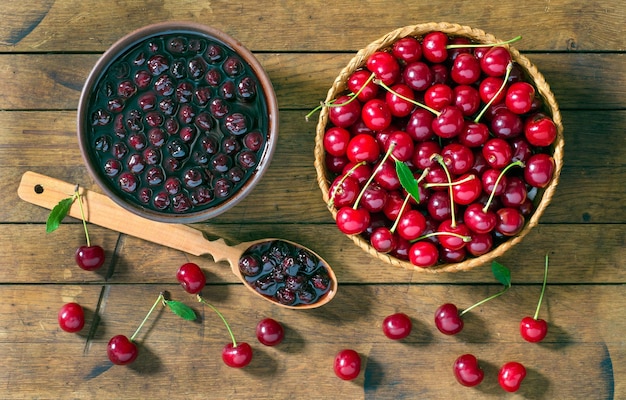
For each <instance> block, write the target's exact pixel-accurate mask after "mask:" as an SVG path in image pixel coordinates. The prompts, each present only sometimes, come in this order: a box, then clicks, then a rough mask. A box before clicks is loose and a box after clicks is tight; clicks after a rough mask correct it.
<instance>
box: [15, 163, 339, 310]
mask: <svg viewBox="0 0 626 400" xmlns="http://www.w3.org/2000/svg"><path fill="white" fill-rule="evenodd" d="M75 187H76V186H75V185H73V184H70V183H67V182H63V181H61V180H58V179H54V178H51V177H48V176H45V175H41V174H38V173H35V172H30V171H29V172H26V173H24V175H22V180H21V182H20V186H19V188H18V191H17V193H18V195H19V197H20V198H21V199H22V200H24V201H27V202H29V203H33V204H36V205H38V206H41V207H45V208H48V209H52V208H53V207H54V206H55V205H57V204H58V203H59V201H61V200H63V199H65V198H68V197H70V196H72V195H73V194H74V190H75ZM79 190H80V194H81V197H83V199H84V200H83V207H84V210H85V219H86V220H87V221H89V222H91V223H92V224H95V225H99V226H102V227H105V228H108V229H111V230H114V231H117V232H121V233H125V234H127V235H130V236H134V237H138V238H140V239H144V240H147V241H150V242H153V243H157V244H160V245H163V246H167V247H171V248H173V249H176V250H180V251H184V252H186V253H189V254H193V255H195V256H203V255H206V254H209V255H211V256H212V257H213V259H214V260H215V261H216V262H219V261H224V260H225V261H228V263H229V264H230V268H231V270H232V271H233V273H234V274H235V275H236V276H237V277H238V278H239V279H240V280H241V281H242V282H243V283H244V285H245V286H246V287H247V288H248V289H249V290H250V291H251V292H252V293H254V294H256V295H257V296H260V297H261V298H263V299H265V300H267V301H270V302H272V303H274V304H276V305H279V306H281V307H286V308H292V309H309V308H316V307H320V306H322V305H324V304H326V303H328V302H329V301H330V300H332V298H333V297H334V296H335V293H336V292H337V278H336V276H335V273H334V272H333V270H332V269H331V268H330V266H329V265H328V263H327V262H326V261H325V260H324V259H322V258H321V257H320V256H319V255H318V254H317V253H315V252H314V251H311V250H310V249H308V248H306V247H304V246H302V245H300V244H298V243H294V242H290V241H288V240H284V239H259V240H255V241H252V242H244V243H240V244H238V245H236V246H229V245H228V244H226V242H224V239H221V238H220V239H217V240H213V241H210V240H208V239H207V238H206V237H205V236H204V234H203V233H202V232H201V231H199V230H197V229H194V228H192V227H190V226H187V225H183V224H170V223H164V222H157V221H152V220H148V219H145V218H143V217H140V216H138V215H135V214H133V213H131V212H129V211H126V210H124V209H123V208H122V207H120V206H118V205H117V204H115V203H114V202H113V201H112V200H111V199H109V198H108V197H106V196H104V195H102V194H100V193H97V192H93V191H91V190H87V189H85V188H82V187H81V188H79ZM69 215H70V216H72V217H74V218H78V219H81V213H80V207H79V205H78V203H77V202H74V203H73V204H72V207H71V208H70V211H69ZM273 240H281V241H283V242H286V243H288V244H290V245H291V246H294V247H296V248H300V249H305V250H307V251H309V252H311V253H312V254H313V255H315V256H316V257H318V258H319V260H320V261H321V262H322V264H323V266H324V268H325V269H326V272H327V273H328V276H329V278H330V285H331V287H330V288H329V290H328V292H327V293H325V294H324V295H322V296H320V298H319V299H317V301H316V302H314V303H312V304H298V305H295V306H289V305H284V304H281V303H279V302H277V301H276V300H275V299H273V298H270V297H268V296H265V295H263V294H261V293H259V292H257V291H256V290H255V289H254V287H252V286H251V283H249V282H248V281H246V279H245V278H244V277H243V276H242V275H241V273H240V272H239V259H240V258H241V256H242V255H243V254H244V253H245V252H246V250H248V249H249V248H250V247H252V246H253V245H256V244H259V243H267V242H271V241H273Z"/></svg>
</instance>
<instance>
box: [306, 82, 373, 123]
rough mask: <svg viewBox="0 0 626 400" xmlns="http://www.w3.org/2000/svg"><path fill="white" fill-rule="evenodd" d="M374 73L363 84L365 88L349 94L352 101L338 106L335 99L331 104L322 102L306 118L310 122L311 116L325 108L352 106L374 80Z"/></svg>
mask: <svg viewBox="0 0 626 400" xmlns="http://www.w3.org/2000/svg"><path fill="white" fill-rule="evenodd" d="M374 76H375V75H374V73H373V72H372V74H371V75H370V76H369V78H367V80H366V81H365V83H363V86H361V87H360V88H359V90H358V91H357V92H356V93H349V94H348V96H350V99H348V101H345V102H343V103H339V104H336V103H335V101H337V99H333V100H331V101H329V102H326V103H325V102H321V103H320V105H319V106H317V107H315V108H314V109H313V110H311V112H310V113H308V114H307V115H306V116H305V117H304V118H305V119H306V120H307V121H308V120H309V119H310V118H311V116H313V114H315V113H316V112H317V111H318V110H321V109H322V108H323V107H341V106H345V105H346V104H350V103H351V102H352V101H354V99H356V98H357V97H358V96H359V94H361V92H362V91H363V89H365V86H367V84H368V83H370V82H371V81H372V80H373V79H374Z"/></svg>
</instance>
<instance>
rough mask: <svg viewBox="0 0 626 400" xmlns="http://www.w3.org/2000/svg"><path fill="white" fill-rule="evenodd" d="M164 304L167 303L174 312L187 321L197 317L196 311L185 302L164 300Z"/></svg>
mask: <svg viewBox="0 0 626 400" xmlns="http://www.w3.org/2000/svg"><path fill="white" fill-rule="evenodd" d="M165 305H167V306H168V307H169V308H170V310H172V312H173V313H174V314H176V315H178V316H179V317H181V318H183V319H186V320H187V321H194V320H195V319H196V318H197V315H196V312H195V311H194V310H193V309H192V308H191V307H189V306H188V305H186V304H185V303H181V302H180V301H176V300H165Z"/></svg>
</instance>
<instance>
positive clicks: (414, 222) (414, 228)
mask: <svg viewBox="0 0 626 400" xmlns="http://www.w3.org/2000/svg"><path fill="white" fill-rule="evenodd" d="M425 229H426V218H424V215H422V213H421V212H419V211H417V210H408V211H405V212H404V213H403V214H402V216H400V220H399V221H398V226H397V229H396V232H398V235H400V236H402V237H403V238H405V239H406V240H415V239H417V238H418V237H420V235H422V233H423V232H424V230H425Z"/></svg>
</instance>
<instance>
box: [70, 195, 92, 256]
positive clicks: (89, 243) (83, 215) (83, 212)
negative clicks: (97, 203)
mask: <svg viewBox="0 0 626 400" xmlns="http://www.w3.org/2000/svg"><path fill="white" fill-rule="evenodd" d="M74 196H75V197H76V198H77V199H78V206H79V207H80V216H81V219H82V220H83V230H84V231H85V238H86V239H87V247H90V246H91V242H90V241H89V231H88V230H87V221H86V219H85V210H84V209H83V198H82V196H81V195H80V193H79V192H78V184H77V185H76V187H75V188H74Z"/></svg>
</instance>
